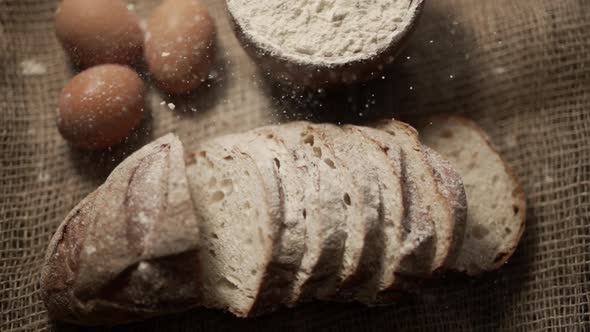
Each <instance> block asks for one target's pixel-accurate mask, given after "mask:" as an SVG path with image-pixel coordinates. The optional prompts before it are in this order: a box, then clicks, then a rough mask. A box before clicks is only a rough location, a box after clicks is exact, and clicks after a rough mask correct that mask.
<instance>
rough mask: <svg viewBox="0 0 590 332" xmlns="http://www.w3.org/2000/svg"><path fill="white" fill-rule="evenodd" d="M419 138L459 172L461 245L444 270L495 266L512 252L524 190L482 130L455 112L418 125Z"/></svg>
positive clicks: (477, 271) (521, 220)
mask: <svg viewBox="0 0 590 332" xmlns="http://www.w3.org/2000/svg"><path fill="white" fill-rule="evenodd" d="M420 128H421V139H422V141H423V142H424V143H425V144H427V145H428V146H430V147H431V148H432V149H434V150H435V151H437V152H438V153H440V154H441V155H442V156H444V157H445V158H446V159H447V160H448V161H450V163H451V164H452V165H453V167H454V168H455V169H456V170H457V171H458V172H459V174H460V175H461V177H462V179H463V182H464V185H465V190H466V194H467V200H468V203H469V208H468V212H467V221H466V225H465V234H464V239H463V243H462V245H461V247H460V249H459V250H458V254H457V255H456V260H455V262H451V264H450V266H449V268H451V269H454V270H459V271H464V272H466V273H467V274H469V275H477V274H480V273H482V272H487V271H492V270H495V269H498V268H499V267H501V266H502V265H503V264H505V263H506V262H507V261H508V259H509V258H510V257H511V256H512V254H513V253H514V251H515V250H516V247H517V245H518V242H519V241H520V238H521V237H522V234H523V231H524V226H525V220H526V198H525V194H524V190H523V188H522V186H521V185H520V183H519V181H518V179H517V178H516V177H515V175H514V172H513V171H512V169H511V168H510V166H509V165H508V164H507V163H506V162H505V161H504V160H503V159H502V157H501V156H500V154H499V153H498V152H497V150H496V149H495V148H494V146H493V144H492V143H491V140H490V139H489V137H488V136H487V134H485V132H484V131H483V129H482V128H481V127H479V126H478V125H477V124H476V123H475V122H473V121H471V120H469V119H466V118H464V117H461V116H454V115H440V116H434V117H431V118H428V119H427V120H425V121H423V122H422V123H421V125H420Z"/></svg>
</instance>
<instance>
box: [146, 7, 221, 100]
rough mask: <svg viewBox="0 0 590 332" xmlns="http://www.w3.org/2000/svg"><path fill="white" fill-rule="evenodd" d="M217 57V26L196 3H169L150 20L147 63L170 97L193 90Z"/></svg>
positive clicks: (147, 36)
mask: <svg viewBox="0 0 590 332" xmlns="http://www.w3.org/2000/svg"><path fill="white" fill-rule="evenodd" d="M214 56H215V25H214V22H213V19H212V18H211V16H209V13H208V11H207V8H205V6H204V5H203V4H201V2H199V1H197V0H167V1H164V3H162V4H161V5H160V6H158V7H157V8H156V9H155V10H154V11H153V13H152V15H151V17H150V18H149V20H148V24H147V31H146V34H145V60H146V62H147V64H148V68H149V70H150V72H151V74H152V76H153V78H154V80H155V82H156V83H157V84H158V86H159V87H160V88H161V89H162V90H163V91H165V92H167V93H170V94H185V93H189V92H191V91H193V90H194V89H195V88H196V87H198V86H199V85H200V84H201V83H202V82H203V81H205V80H206V79H207V75H208V73H209V70H210V68H211V64H212V63H213V59H214Z"/></svg>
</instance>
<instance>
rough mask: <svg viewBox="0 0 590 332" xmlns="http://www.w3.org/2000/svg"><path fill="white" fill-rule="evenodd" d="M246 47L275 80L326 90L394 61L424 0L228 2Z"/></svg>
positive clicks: (364, 76) (369, 75)
mask: <svg viewBox="0 0 590 332" xmlns="http://www.w3.org/2000/svg"><path fill="white" fill-rule="evenodd" d="M226 3H227V11H228V13H229V16H230V18H231V21H232V23H233V26H234V30H235V31H236V35H237V37H238V39H239V40H240V42H241V44H242V46H243V47H244V49H245V50H246V51H247V52H248V54H249V55H250V56H251V57H252V58H253V59H254V60H255V61H256V62H257V63H258V64H259V65H260V66H261V68H262V70H263V71H264V73H265V74H266V75H267V76H269V77H271V78H274V79H277V80H280V81H287V82H291V83H294V84H297V85H305V86H312V87H323V86H331V85H340V84H350V83H354V82H358V81H364V80H368V79H370V78H372V77H374V76H376V75H378V74H379V72H380V71H382V69H383V68H384V67H385V66H386V65H388V64H390V63H391V62H393V60H394V59H395V56H396V55H397V54H398V53H399V52H400V51H401V49H402V48H403V45H404V44H405V41H406V39H407V38H408V36H409V35H410V34H411V32H412V30H413V28H414V26H415V24H416V21H417V19H418V17H419V15H420V13H421V11H422V8H423V0H263V1H258V0H226Z"/></svg>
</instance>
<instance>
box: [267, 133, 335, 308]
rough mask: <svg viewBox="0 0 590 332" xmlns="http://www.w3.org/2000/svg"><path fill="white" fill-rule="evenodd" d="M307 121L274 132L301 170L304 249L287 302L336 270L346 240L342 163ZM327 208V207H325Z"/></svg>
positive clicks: (311, 292)
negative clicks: (303, 185)
mask: <svg viewBox="0 0 590 332" xmlns="http://www.w3.org/2000/svg"><path fill="white" fill-rule="evenodd" d="M316 131H317V129H316V128H314V127H313V125H311V124H310V123H307V122H293V123H289V124H288V125H284V126H280V128H277V135H278V136H279V137H280V138H281V139H282V140H283V141H284V142H285V144H286V146H287V148H288V149H289V151H290V152H291V154H292V155H293V156H294V157H295V160H296V164H297V167H300V168H302V169H303V170H304V172H305V173H304V175H303V177H302V179H304V181H307V182H308V183H306V186H305V206H306V207H305V209H304V210H303V219H304V222H305V227H306V233H305V246H306V250H305V252H304V254H303V258H302V260H301V266H300V269H299V271H298V272H297V274H296V276H295V281H294V283H293V285H292V289H291V296H290V300H288V301H286V302H287V305H295V304H296V303H298V302H301V301H305V300H308V299H311V298H312V297H313V296H315V295H316V292H317V289H318V287H320V286H321V285H322V284H323V283H324V282H325V281H326V279H328V278H329V277H330V276H331V275H333V274H334V273H337V271H338V269H339V267H340V264H341V260H342V254H343V250H344V244H345V241H346V232H345V225H346V219H345V215H346V207H345V205H346V203H345V202H344V201H343V196H344V194H345V187H344V186H343V185H342V183H341V182H340V181H339V180H338V179H339V177H340V174H341V169H342V167H343V165H341V164H339V163H337V160H335V158H334V156H333V155H332V154H331V152H330V149H329V148H328V147H327V146H326V145H325V142H323V141H322V140H321V139H320V136H319V135H318V134H317V132H316ZM327 207H329V208H327Z"/></svg>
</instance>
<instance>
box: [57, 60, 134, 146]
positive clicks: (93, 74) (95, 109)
mask: <svg viewBox="0 0 590 332" xmlns="http://www.w3.org/2000/svg"><path fill="white" fill-rule="evenodd" d="M143 106H144V86H143V81H142V80H141V79H140V78H139V76H138V75H137V74H136V73H135V72H134V71H133V70H131V69H130V68H128V67H126V66H121V65H100V66H96V67H92V68H90V69H87V70H85V71H83V72H81V73H80V74H78V75H76V76H75V77H74V78H72V80H70V81H69V82H68V83H67V84H66V86H65V87H64V88H63V90H62V92H61V96H60V98H59V110H58V117H57V125H58V128H59V131H60V133H61V134H62V136H63V137H64V138H65V139H67V140H68V141H69V142H70V143H71V144H72V145H74V146H76V147H79V148H82V149H87V150H97V149H103V148H107V147H110V146H113V145H115V144H118V143H121V142H122V141H123V140H124V139H125V138H126V137H128V136H129V134H130V133H131V132H132V130H133V128H135V127H136V126H137V125H138V124H139V123H140V122H141V119H142V117H143V113H144V110H143Z"/></svg>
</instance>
